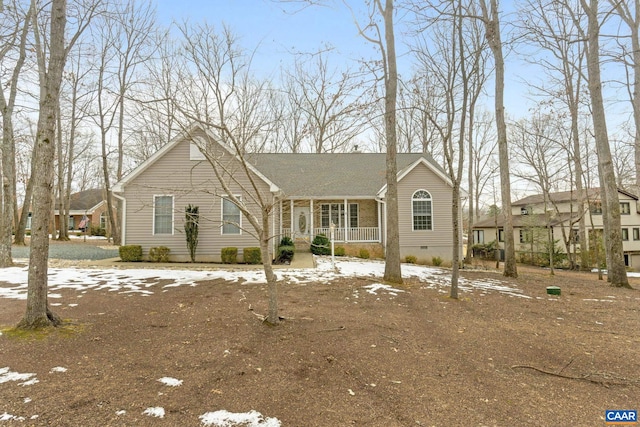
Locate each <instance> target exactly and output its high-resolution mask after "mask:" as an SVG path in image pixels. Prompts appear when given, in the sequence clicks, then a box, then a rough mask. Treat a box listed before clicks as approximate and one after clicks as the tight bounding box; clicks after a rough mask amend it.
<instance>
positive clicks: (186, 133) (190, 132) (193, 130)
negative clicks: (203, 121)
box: [113, 123, 278, 193]
mask: <svg viewBox="0 0 640 427" xmlns="http://www.w3.org/2000/svg"><path fill="white" fill-rule="evenodd" d="M197 132H203V133H204V135H205V137H206V138H209V139H210V140H211V141H215V137H214V135H213V134H212V133H211V132H210V131H209V130H207V129H206V128H204V127H203V126H201V125H199V124H197V123H196V124H193V125H192V126H191V127H190V128H188V129H185V130H183V131H182V132H180V133H179V134H178V135H176V136H175V137H174V138H173V139H172V140H171V141H169V142H168V143H166V144H165V145H163V146H162V148H160V149H159V150H158V151H156V152H155V153H153V154H152V155H151V157H149V158H148V159H147V160H145V161H144V162H142V163H141V164H140V165H138V166H137V167H136V168H135V169H134V170H133V171H131V172H130V173H129V174H127V175H126V176H125V177H123V178H122V179H121V180H120V181H118V182H117V183H116V184H115V185H114V186H113V192H115V193H120V192H122V191H123V190H124V186H125V185H127V184H128V183H129V182H131V181H132V180H133V179H135V178H136V177H137V176H138V175H140V174H141V173H142V172H144V171H145V170H147V168H149V167H150V166H151V165H153V164H154V163H155V162H156V161H157V160H158V159H159V158H161V157H162V156H164V155H165V154H166V153H167V152H169V151H171V149H172V148H173V147H175V146H176V145H178V144H180V143H181V142H184V141H185V140H193V139H195V138H196V137H199V136H195V135H197ZM218 143H219V144H220V146H221V147H222V148H224V149H225V150H227V152H228V153H229V154H230V155H232V156H236V153H235V152H234V151H233V150H232V149H231V148H230V147H228V146H227V145H226V144H224V143H221V142H219V141H218ZM204 145H206V144H204ZM248 167H249V169H250V170H251V171H252V172H254V173H255V174H256V175H257V176H259V177H260V178H261V179H262V180H264V181H265V182H266V183H267V184H268V185H269V187H270V189H271V191H273V192H276V191H278V188H276V186H275V184H274V183H273V182H272V181H270V180H269V179H268V178H267V177H266V176H264V175H263V174H262V172H261V171H259V170H256V169H255V168H254V167H253V166H252V165H251V164H249V165H248Z"/></svg>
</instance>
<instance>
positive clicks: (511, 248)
mask: <svg viewBox="0 0 640 427" xmlns="http://www.w3.org/2000/svg"><path fill="white" fill-rule="evenodd" d="M480 8H481V10H482V22H483V23H484V26H485V32H486V37H487V42H488V43H489V47H490V48H491V52H492V54H493V60H494V67H495V71H494V72H495V84H494V86H495V94H494V96H495V120H496V129H497V133H498V159H499V165H500V188H501V193H500V195H501V198H502V216H503V218H504V253H505V255H504V256H505V259H504V270H503V273H504V275H505V276H507V277H518V269H517V266H516V254H515V242H514V235H513V216H512V215H511V181H510V178H509V146H508V142H507V123H506V121H505V113H504V54H503V51H502V49H503V47H502V36H501V30H500V10H499V6H498V0H480Z"/></svg>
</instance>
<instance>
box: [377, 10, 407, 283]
mask: <svg viewBox="0 0 640 427" xmlns="http://www.w3.org/2000/svg"><path fill="white" fill-rule="evenodd" d="M380 11H381V13H382V15H383V18H384V36H385V44H386V51H385V52H383V54H384V55H385V58H384V60H385V62H386V64H387V70H386V73H385V81H384V86H385V95H384V125H385V135H386V139H387V157H386V159H387V160H386V167H387V171H386V176H387V193H386V196H385V199H386V202H387V218H386V220H387V241H386V250H385V266H384V280H385V281H387V282H391V283H402V270H401V267H400V235H399V234H400V232H399V225H398V165H397V163H396V154H397V150H398V136H397V129H396V102H397V98H398V68H397V64H396V45H395V43H396V42H395V36H394V30H393V0H386V4H385V7H384V8H380Z"/></svg>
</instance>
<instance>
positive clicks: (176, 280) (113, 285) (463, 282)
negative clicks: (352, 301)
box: [0, 257, 531, 307]
mask: <svg viewBox="0 0 640 427" xmlns="http://www.w3.org/2000/svg"><path fill="white" fill-rule="evenodd" d="M316 264H317V268H310V269H291V270H278V271H277V272H276V275H277V277H278V279H279V280H285V281H287V282H289V283H295V284H298V285H304V284H307V283H314V282H326V281H330V280H334V279H337V278H341V277H353V276H355V277H372V278H382V277H383V276H384V263H383V262H381V261H375V260H358V259H355V258H344V259H341V260H336V262H335V266H336V268H333V266H332V263H331V258H330V257H316ZM48 272H49V276H48V283H49V290H50V291H51V294H49V295H50V296H51V297H55V298H59V297H60V296H61V294H60V293H59V292H60V291H63V290H72V291H73V290H75V291H77V292H86V291H88V290H106V291H109V292H117V293H122V294H137V295H142V296H148V295H152V294H153V293H154V292H156V291H161V292H166V291H168V290H170V289H171V288H173V287H178V286H196V285H197V284H198V282H201V281H205V280H216V279H221V280H225V281H228V282H232V283H242V284H243V285H245V284H248V285H250V284H262V283H266V279H265V276H264V272H263V271H261V270H257V269H256V270H222V269H220V270H208V271H198V270H166V269H125V270H120V269H117V268H106V269H88V268H71V267H70V268H50V269H49V270H48ZM2 273H3V275H2V276H3V277H2V280H1V281H0V298H8V299H17V300H26V298H27V275H28V267H9V268H5V269H3V272H2ZM402 275H403V277H406V278H409V277H413V278H417V279H418V280H419V281H421V282H423V286H424V287H426V288H429V289H435V290H437V291H438V292H442V291H443V289H444V288H447V287H450V286H451V272H450V271H448V270H444V269H441V268H435V267H428V266H421V265H408V264H403V265H402ZM160 279H162V280H163V281H165V280H166V281H169V283H167V284H165V285H163V287H162V289H161V290H157V289H154V286H157V285H158V283H159V281H160ZM376 286H383V285H376ZM458 286H459V289H460V290H461V291H463V292H464V291H471V290H480V291H483V292H486V291H493V292H500V293H503V294H506V295H509V296H515V297H521V298H531V297H529V296H527V295H524V294H523V293H522V291H521V290H520V289H517V288H515V287H513V286H512V285H511V284H509V283H508V282H503V281H500V280H496V279H489V278H487V279H475V280H467V279H464V278H460V279H459V282H458ZM378 289H382V288H378ZM378 289H375V290H374V289H373V288H372V289H371V290H372V291H373V292H376V291H377V290H378ZM386 291H387V292H394V293H397V292H400V290H398V289H393V288H389V289H387V290H386ZM69 306H71V307H75V304H69Z"/></svg>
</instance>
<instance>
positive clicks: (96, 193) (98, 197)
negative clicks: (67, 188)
mask: <svg viewBox="0 0 640 427" xmlns="http://www.w3.org/2000/svg"><path fill="white" fill-rule="evenodd" d="M58 203H59V201H56V204H55V207H57V206H58ZM102 203H104V189H102V188H92V189H90V190H84V191H78V192H77V193H72V194H71V196H70V204H69V210H71V211H83V212H88V213H90V212H93V211H94V210H96V209H97V208H98V207H99V206H100V205H101V204H102ZM56 212H57V210H56Z"/></svg>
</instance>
